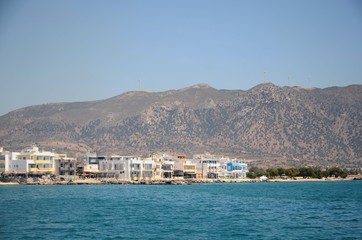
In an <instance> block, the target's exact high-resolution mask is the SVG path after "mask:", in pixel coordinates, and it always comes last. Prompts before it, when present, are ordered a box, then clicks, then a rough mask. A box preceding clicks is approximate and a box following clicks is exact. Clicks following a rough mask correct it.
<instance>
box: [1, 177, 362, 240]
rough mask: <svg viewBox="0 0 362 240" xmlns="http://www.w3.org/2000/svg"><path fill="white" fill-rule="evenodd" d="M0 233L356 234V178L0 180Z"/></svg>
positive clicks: (361, 231)
mask: <svg viewBox="0 0 362 240" xmlns="http://www.w3.org/2000/svg"><path fill="white" fill-rule="evenodd" d="M0 195H1V199H0V214H1V216H0V239H181V238H185V239H309V240H311V239H362V182H357V181H351V182H309V183H240V184H205V185H187V186H174V185H172V186H168V185H166V186H149V185H101V186H96V185H87V186H1V187H0Z"/></svg>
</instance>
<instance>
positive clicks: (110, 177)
mask: <svg viewBox="0 0 362 240" xmlns="http://www.w3.org/2000/svg"><path fill="white" fill-rule="evenodd" d="M247 172H248V165H247V164H246V163H245V162H243V161H242V160H238V159H230V158H227V157H221V158H217V157H215V156H213V155H210V154H200V155H194V156H193V158H188V157H187V156H185V155H178V156H171V155H167V154H165V153H154V154H150V155H148V156H123V155H109V156H104V155H97V154H96V153H88V154H86V156H84V158H83V159H81V160H79V159H78V160H77V159H75V158H71V157H68V156H67V154H62V153H56V152H54V151H45V150H43V149H40V148H39V147H38V146H36V145H32V146H31V147H29V148H25V149H23V150H21V151H20V152H10V151H5V149H4V148H0V173H1V174H2V176H3V177H4V176H6V177H7V178H10V179H11V178H16V179H17V181H19V179H22V181H23V182H25V183H27V184H31V183H34V182H37V183H46V182H47V180H48V182H52V183H54V182H59V181H60V182H62V181H63V182H67V183H72V182H78V183H81V182H90V183H92V182H94V181H95V180H96V179H98V180H99V179H102V180H103V181H106V182H111V181H116V182H117V183H118V182H120V183H134V182H141V183H142V182H147V183H150V182H151V183H155V182H163V183H167V182H169V181H170V180H179V181H177V182H181V181H180V180H191V181H192V180H197V179H203V180H207V179H211V180H212V179H236V180H237V179H245V178H246V173H247ZM50 176H51V177H50ZM50 179H52V180H50Z"/></svg>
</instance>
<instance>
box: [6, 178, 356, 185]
mask: <svg viewBox="0 0 362 240" xmlns="http://www.w3.org/2000/svg"><path fill="white" fill-rule="evenodd" d="M355 180H362V177H361V176H358V177H356V176H350V177H346V178H322V179H318V178H297V179H292V178H288V179H281V178H277V179H268V180H267V181H261V180H259V179H250V178H243V179H154V180H120V179H112V178H103V179H92V178H89V179H78V180H74V181H51V180H48V181H39V182H31V183H30V182H28V183H19V182H0V186H16V185H192V184H208V183H258V182H259V183H260V182H270V183H273V182H338V181H355Z"/></svg>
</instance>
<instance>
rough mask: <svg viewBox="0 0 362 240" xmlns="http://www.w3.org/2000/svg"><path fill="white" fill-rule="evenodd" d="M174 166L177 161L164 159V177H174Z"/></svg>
mask: <svg viewBox="0 0 362 240" xmlns="http://www.w3.org/2000/svg"><path fill="white" fill-rule="evenodd" d="M174 166H175V161H172V160H164V161H163V162H162V170H163V173H162V178H173V176H174V172H173V171H174Z"/></svg>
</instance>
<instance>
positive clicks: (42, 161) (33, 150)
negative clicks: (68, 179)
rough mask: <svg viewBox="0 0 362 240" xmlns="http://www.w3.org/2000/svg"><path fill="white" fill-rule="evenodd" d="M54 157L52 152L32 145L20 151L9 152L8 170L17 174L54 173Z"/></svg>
mask: <svg viewBox="0 0 362 240" xmlns="http://www.w3.org/2000/svg"><path fill="white" fill-rule="evenodd" d="M54 158H55V153H54V152H49V151H42V150H39V148H38V147H37V146H35V145H33V146H31V147H30V148H26V149H24V150H22V151H21V152H20V153H17V152H13V153H12V154H11V160H10V161H9V169H8V172H11V173H19V174H24V173H32V174H46V173H49V174H55V160H54Z"/></svg>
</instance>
